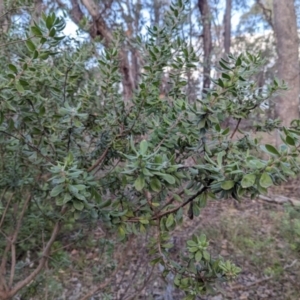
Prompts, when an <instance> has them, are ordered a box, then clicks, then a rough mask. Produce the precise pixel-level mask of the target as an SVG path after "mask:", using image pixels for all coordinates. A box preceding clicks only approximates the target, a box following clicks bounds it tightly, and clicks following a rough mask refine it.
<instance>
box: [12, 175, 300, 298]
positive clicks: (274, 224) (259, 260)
mask: <svg viewBox="0 0 300 300" xmlns="http://www.w3.org/2000/svg"><path fill="white" fill-rule="evenodd" d="M299 189H300V185H299V183H298V182H297V181H295V182H289V183H288V184H286V185H285V186H284V187H281V188H275V189H273V190H272V191H271V193H270V195H268V197H269V198H272V193H273V194H274V195H278V194H281V195H285V196H290V197H294V198H297V196H298V195H299V192H300V191H299ZM193 233H205V234H207V236H208V237H209V239H210V245H211V249H210V250H211V251H212V253H214V254H215V255H216V256H217V255H219V254H221V255H222V256H223V257H224V258H226V259H230V260H232V261H234V262H235V263H236V264H237V265H238V266H240V267H241V268H242V269H243V272H242V273H241V275H240V276H239V278H238V279H237V280H236V281H235V282H231V283H228V284H223V285H220V287H219V291H216V293H215V294H214V295H210V296H206V297H199V298H198V299H205V300H225V299H241V300H246V299H249V300H250V299H251V300H256V299H276V300H277V299H278V300H280V299H282V300H288V299H290V300H296V299H300V284H299V282H300V268H299V266H300V263H299V260H300V210H299V209H298V210H297V209H295V208H291V207H290V208H287V207H285V206H284V205H278V204H274V203H269V202H266V201H262V200H244V201H242V202H241V203H238V202H236V201H234V200H226V201H222V202H218V201H211V202H210V203H209V204H208V206H207V207H206V208H204V209H203V211H202V213H201V215H200V217H199V218H198V219H196V220H193V221H190V220H186V222H184V225H183V227H182V228H179V229H177V230H176V234H175V236H176V239H175V248H174V249H173V253H174V255H176V251H177V249H180V248H181V247H182V245H184V244H185V241H186V239H187V238H188V237H189V236H191V235H192V234H193ZM77 234H79V233H77ZM80 234H82V236H84V235H87V234H88V235H89V239H88V241H87V242H84V244H80V243H79V244H78V243H77V246H76V247H74V246H72V245H71V246H69V247H67V248H66V249H68V251H67V253H68V255H66V254H63V253H65V252H59V251H58V254H59V253H62V254H61V257H58V258H57V260H59V264H60V270H59V272H58V273H56V274H53V273H51V268H49V271H47V272H46V274H45V276H44V277H43V278H41V279H40V283H41V284H42V282H47V283H48V287H47V289H46V291H45V289H44V288H43V289H42V290H40V292H38V293H37V291H39V289H40V288H39V282H37V283H35V284H33V285H32V286H31V288H32V289H33V288H35V292H34V293H33V292H32V294H30V293H29V292H28V290H30V289H27V291H26V293H24V294H23V295H22V296H21V297H19V298H16V299H25V300H26V299H68V300H77V299H84V298H83V296H84V295H86V294H88V293H89V292H91V291H92V290H93V289H95V288H96V287H97V286H98V287H101V289H100V290H99V292H96V293H95V294H94V296H93V297H88V298H86V299H101V300H129V299H132V300H133V299H149V300H152V299H153V300H179V299H183V294H182V293H181V292H180V291H178V290H175V289H174V288H173V287H172V285H171V284H170V283H168V279H167V280H164V279H163V278H162V277H161V275H160V274H161V271H162V270H161V268H159V266H156V267H155V268H153V267H151V266H150V265H149V264H148V262H149V257H148V254H147V248H146V247H145V245H146V243H147V242H146V241H147V239H148V237H140V238H138V239H132V240H131V241H130V242H129V243H128V244H127V246H126V247H125V246H124V245H119V246H117V247H116V248H114V244H113V243H111V236H109V235H107V233H106V235H105V233H104V232H103V230H102V229H101V226H99V227H98V228H97V230H94V231H90V232H89V231H88V230H86V231H82V232H81V233H80ZM73 238H75V237H73ZM76 238H78V237H76ZM79 239H80V237H79ZM104 253H107V254H104ZM124 253H125V254H126V255H125V256H124V257H125V259H124V257H123V260H122V256H123V254H124ZM63 255H65V256H63ZM55 259H56V258H54V260H55ZM103 262H105V263H103ZM120 262H121V263H120ZM115 264H118V265H119V269H118V272H116V273H114V271H113V270H114V268H115ZM50 267H51V266H50ZM110 274H113V276H111V281H106V280H107V279H108V278H109V275H110ZM169 280H170V282H171V281H172V279H170V278H169ZM45 293H46V294H45ZM34 294H35V295H34ZM33 295H34V296H33Z"/></svg>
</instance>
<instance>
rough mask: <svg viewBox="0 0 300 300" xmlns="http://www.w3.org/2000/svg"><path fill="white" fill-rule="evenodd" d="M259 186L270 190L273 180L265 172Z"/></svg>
mask: <svg viewBox="0 0 300 300" xmlns="http://www.w3.org/2000/svg"><path fill="white" fill-rule="evenodd" d="M259 184H260V185H261V187H263V188H268V187H270V186H271V185H273V180H272V178H271V176H270V175H269V174H268V173H267V172H263V173H262V175H261V177H260V180H259Z"/></svg>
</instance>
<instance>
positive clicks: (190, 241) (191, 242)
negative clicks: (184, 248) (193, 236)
mask: <svg viewBox="0 0 300 300" xmlns="http://www.w3.org/2000/svg"><path fill="white" fill-rule="evenodd" d="M186 244H187V245H188V246H190V247H197V246H198V244H197V243H195V242H194V241H192V240H188V241H187V242H186Z"/></svg>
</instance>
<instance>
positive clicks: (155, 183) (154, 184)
mask: <svg viewBox="0 0 300 300" xmlns="http://www.w3.org/2000/svg"><path fill="white" fill-rule="evenodd" d="M150 187H151V189H152V190H153V191H154V192H159V191H160V190H161V183H160V180H159V179H158V178H157V177H153V178H151V180H150Z"/></svg>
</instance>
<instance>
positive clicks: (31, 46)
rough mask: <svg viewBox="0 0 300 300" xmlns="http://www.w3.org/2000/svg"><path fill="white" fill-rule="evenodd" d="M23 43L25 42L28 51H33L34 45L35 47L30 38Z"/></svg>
mask: <svg viewBox="0 0 300 300" xmlns="http://www.w3.org/2000/svg"><path fill="white" fill-rule="evenodd" d="M25 44H26V47H27V48H28V50H29V51H30V52H34V51H35V49H36V47H35V44H34V43H33V41H32V40H27V41H26V43H25Z"/></svg>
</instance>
